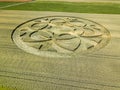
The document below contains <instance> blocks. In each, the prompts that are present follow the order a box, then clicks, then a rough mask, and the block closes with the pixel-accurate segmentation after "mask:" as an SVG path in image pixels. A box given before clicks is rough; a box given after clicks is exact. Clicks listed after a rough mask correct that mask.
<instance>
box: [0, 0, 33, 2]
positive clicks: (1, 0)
mask: <svg viewBox="0 0 120 90" xmlns="http://www.w3.org/2000/svg"><path fill="white" fill-rule="evenodd" d="M27 1H32V0H0V2H27Z"/></svg>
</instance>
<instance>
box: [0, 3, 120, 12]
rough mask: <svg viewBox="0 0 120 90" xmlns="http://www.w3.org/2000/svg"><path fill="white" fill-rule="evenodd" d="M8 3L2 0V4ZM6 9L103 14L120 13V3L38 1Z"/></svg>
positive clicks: (0, 4)
mask: <svg viewBox="0 0 120 90" xmlns="http://www.w3.org/2000/svg"><path fill="white" fill-rule="evenodd" d="M7 4H12V3H5V2H2V3H1V2H0V6H5V5H7ZM4 9H5V10H30V11H57V12H77V13H102V14H120V4H119V3H95V2H92V3H88V2H79V3H78V2H77V3H76V2H53V1H37V2H32V3H25V4H22V5H18V6H12V7H8V8H4Z"/></svg>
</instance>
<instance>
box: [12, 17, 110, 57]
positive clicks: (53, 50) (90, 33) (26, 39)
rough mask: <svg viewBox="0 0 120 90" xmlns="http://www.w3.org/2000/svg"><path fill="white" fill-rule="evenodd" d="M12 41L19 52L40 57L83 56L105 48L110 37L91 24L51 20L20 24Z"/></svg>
mask: <svg viewBox="0 0 120 90" xmlns="http://www.w3.org/2000/svg"><path fill="white" fill-rule="evenodd" d="M12 39H13V41H14V42H15V44H16V45H17V46H18V47H19V48H21V49H23V50H24V51H26V52H29V53H32V54H36V55H40V56H52V55H53V56H60V55H72V54H76V55H79V54H83V53H88V52H92V51H95V50H98V49H100V48H102V47H104V46H105V45H106V44H107V43H108V41H109V39H110V33H109V31H108V30H106V28H104V27H103V26H102V25H100V24H98V23H96V22H93V21H91V20H87V19H83V18H78V17H70V16H48V17H41V18H36V19H32V20H29V21H27V22H24V23H22V24H20V25H19V26H17V27H16V28H15V30H14V31H13V33H12Z"/></svg>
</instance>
